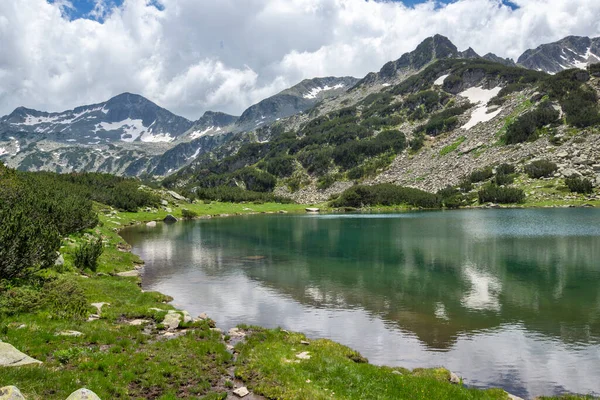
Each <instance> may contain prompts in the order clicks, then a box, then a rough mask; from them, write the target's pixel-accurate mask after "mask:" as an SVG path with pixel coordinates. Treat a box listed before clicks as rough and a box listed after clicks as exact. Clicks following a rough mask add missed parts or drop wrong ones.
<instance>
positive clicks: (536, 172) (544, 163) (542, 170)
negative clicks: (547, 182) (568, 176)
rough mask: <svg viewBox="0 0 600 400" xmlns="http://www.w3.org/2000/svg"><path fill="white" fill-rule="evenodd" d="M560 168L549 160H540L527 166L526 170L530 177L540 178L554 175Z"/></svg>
mask: <svg viewBox="0 0 600 400" xmlns="http://www.w3.org/2000/svg"><path fill="white" fill-rule="evenodd" d="M557 170H558V166H557V165H556V164H555V163H553V162H551V161H548V160H538V161H534V162H532V163H531V164H528V165H526V166H525V168H524V171H525V173H526V174H527V175H529V177H530V178H533V179H539V178H546V177H549V176H552V175H553V174H554V173H555V172H556V171H557Z"/></svg>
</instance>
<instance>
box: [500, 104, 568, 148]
mask: <svg viewBox="0 0 600 400" xmlns="http://www.w3.org/2000/svg"><path fill="white" fill-rule="evenodd" d="M559 116H560V113H559V112H558V111H557V110H555V109H554V108H553V107H552V106H551V105H550V104H549V103H543V104H541V105H540V106H539V107H538V108H537V109H535V110H533V111H530V112H527V113H525V114H523V115H521V116H520V117H519V118H517V119H516V120H515V121H514V122H513V123H512V124H510V125H509V126H508V128H507V129H506V133H505V134H504V142H505V143H506V144H516V143H523V142H527V141H531V140H535V139H537V130H538V129H539V128H541V127H543V126H545V125H548V124H552V123H555V122H557V121H558V118H559Z"/></svg>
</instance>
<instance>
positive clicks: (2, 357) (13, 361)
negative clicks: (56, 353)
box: [0, 342, 42, 367]
mask: <svg viewBox="0 0 600 400" xmlns="http://www.w3.org/2000/svg"><path fill="white" fill-rule="evenodd" d="M41 363H42V362H41V361H38V360H36V359H35V358H31V357H29V356H28V355H27V354H25V353H22V352H20V351H19V350H17V349H16V348H15V347H14V346H13V345H12V344H9V343H4V342H0V367H19V366H21V365H30V364H41Z"/></svg>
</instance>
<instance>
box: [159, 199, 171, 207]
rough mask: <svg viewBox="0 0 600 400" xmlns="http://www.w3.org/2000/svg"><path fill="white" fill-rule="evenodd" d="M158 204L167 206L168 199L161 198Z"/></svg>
mask: <svg viewBox="0 0 600 400" xmlns="http://www.w3.org/2000/svg"><path fill="white" fill-rule="evenodd" d="M160 204H161V205H163V206H165V207H166V206H168V205H169V202H168V201H166V200H161V201H160Z"/></svg>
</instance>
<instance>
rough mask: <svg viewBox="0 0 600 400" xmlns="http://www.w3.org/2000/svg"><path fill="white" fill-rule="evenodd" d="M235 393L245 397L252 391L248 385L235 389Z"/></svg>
mask: <svg viewBox="0 0 600 400" xmlns="http://www.w3.org/2000/svg"><path fill="white" fill-rule="evenodd" d="M233 394H235V395H236V396H238V397H245V396H248V395H249V394H250V392H249V391H248V388H247V387H246V386H242V387H241V388H238V389H235V390H234V391H233Z"/></svg>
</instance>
